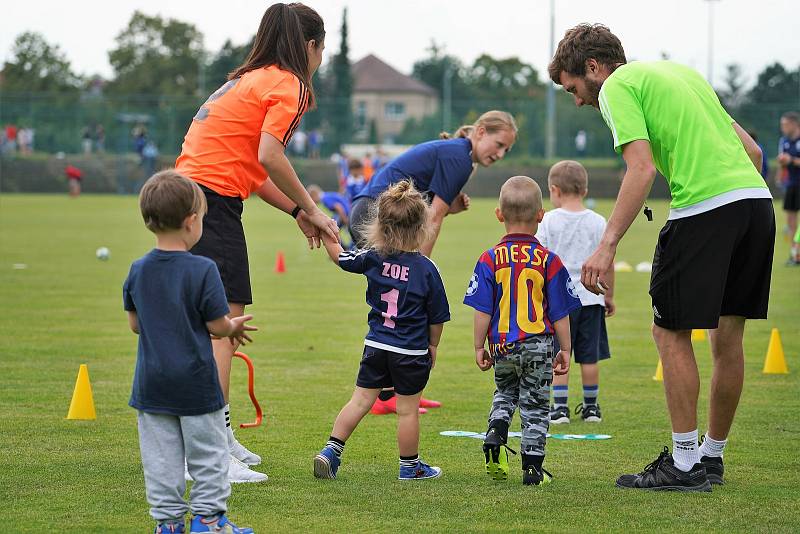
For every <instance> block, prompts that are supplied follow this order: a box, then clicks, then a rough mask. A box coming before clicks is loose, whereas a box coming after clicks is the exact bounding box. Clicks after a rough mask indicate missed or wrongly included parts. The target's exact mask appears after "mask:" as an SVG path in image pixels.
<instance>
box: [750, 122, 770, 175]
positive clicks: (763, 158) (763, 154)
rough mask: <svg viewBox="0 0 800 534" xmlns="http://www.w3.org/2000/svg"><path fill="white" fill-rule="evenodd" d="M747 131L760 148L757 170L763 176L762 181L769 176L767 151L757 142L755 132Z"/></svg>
mask: <svg viewBox="0 0 800 534" xmlns="http://www.w3.org/2000/svg"><path fill="white" fill-rule="evenodd" d="M747 133H748V134H750V137H752V138H753V141H755V142H756V144H757V145H758V148H760V149H761V169H760V171H759V172H761V177H762V178H764V181H766V180H767V177H768V176H769V163H767V162H768V161H769V160H768V159H767V151H766V150H765V149H764V145H762V144H761V143H759V141H758V137H757V136H756V132H754V131H752V130H750V131H748V132H747Z"/></svg>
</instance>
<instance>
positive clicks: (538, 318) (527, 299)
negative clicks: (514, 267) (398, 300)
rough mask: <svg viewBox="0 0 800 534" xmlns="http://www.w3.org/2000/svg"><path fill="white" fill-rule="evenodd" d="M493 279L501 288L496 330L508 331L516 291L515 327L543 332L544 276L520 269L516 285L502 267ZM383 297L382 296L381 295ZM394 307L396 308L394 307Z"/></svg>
mask: <svg viewBox="0 0 800 534" xmlns="http://www.w3.org/2000/svg"><path fill="white" fill-rule="evenodd" d="M494 276H495V280H496V281H497V283H498V284H500V286H501V287H502V289H503V294H502V296H501V297H500V320H499V322H498V324H497V331H498V333H500V334H507V333H508V332H509V329H510V328H509V322H510V320H511V305H512V298H511V292H512V291H516V298H515V299H513V301H514V302H513V303H514V307H515V308H516V309H515V314H516V319H517V327H519V329H520V330H522V331H523V332H525V333H528V334H541V333H542V332H544V309H543V306H542V300H543V296H544V294H543V288H544V277H543V276H542V273H540V272H539V271H537V270H536V269H522V271H521V272H520V273H519V276H518V277H517V283H516V287H512V286H513V285H514V284H513V283H512V281H511V267H503V268H502V269H498V270H497V271H495V273H494ZM381 298H383V297H381ZM528 303H530V309H531V311H532V312H533V317H530V316H529V313H528V309H529V306H528ZM395 309H396V308H395Z"/></svg>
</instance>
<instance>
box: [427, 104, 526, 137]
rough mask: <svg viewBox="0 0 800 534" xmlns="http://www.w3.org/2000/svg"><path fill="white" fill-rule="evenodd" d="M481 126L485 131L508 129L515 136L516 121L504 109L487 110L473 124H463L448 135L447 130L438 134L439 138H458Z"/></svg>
mask: <svg viewBox="0 0 800 534" xmlns="http://www.w3.org/2000/svg"><path fill="white" fill-rule="evenodd" d="M479 126H483V127H484V128H485V129H486V132H487V133H496V132H499V131H500V130H509V131H510V132H512V133H513V134H514V138H515V139H516V137H517V123H516V121H515V120H514V117H513V116H512V115H511V113H507V112H505V111H497V110H492V111H487V112H486V113H484V114H483V115H481V116H480V117H478V120H476V121H475V123H474V124H465V125H463V126H461V127H460V128H459V129H458V130H456V131H455V133H454V134H452V135H450V134H449V133H447V132H442V133H440V134H439V139H453V138H455V139H458V138H459V137H469V136H470V135H472V133H473V132H474V131H475V130H477V129H478V127H479Z"/></svg>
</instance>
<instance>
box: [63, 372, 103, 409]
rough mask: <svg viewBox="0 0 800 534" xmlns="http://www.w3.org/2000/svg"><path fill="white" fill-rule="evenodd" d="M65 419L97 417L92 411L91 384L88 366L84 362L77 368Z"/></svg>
mask: <svg viewBox="0 0 800 534" xmlns="http://www.w3.org/2000/svg"><path fill="white" fill-rule="evenodd" d="M67 419H97V414H96V413H95V411H94V398H93V397H92V385H91V384H90V383H89V368H88V367H86V364H85V363H82V364H81V367H80V369H79V370H78V380H77V381H76V382H75V391H74V392H73V393H72V402H70V403H69V413H67Z"/></svg>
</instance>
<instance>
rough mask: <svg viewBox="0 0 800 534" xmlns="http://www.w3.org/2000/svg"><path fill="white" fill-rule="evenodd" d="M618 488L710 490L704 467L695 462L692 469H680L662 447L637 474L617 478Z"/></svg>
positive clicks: (665, 448)
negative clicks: (655, 456)
mask: <svg viewBox="0 0 800 534" xmlns="http://www.w3.org/2000/svg"><path fill="white" fill-rule="evenodd" d="M617 487H618V488H635V489H646V490H661V491H711V483H710V482H709V481H708V475H706V469H705V467H703V464H702V463H696V464H694V466H693V467H692V470H691V471H689V472H688V473H687V472H684V471H681V470H680V469H678V468H677V467H675V463H674V461H673V459H672V455H671V454H670V453H669V449H668V448H667V447H664V450H663V451H662V452H661V454H659V455H658V458H656V459H655V460H653V461H652V462H650V463H649V464H647V467H645V468H644V471H642V472H641V473H639V474H638V475H622V476H621V477H619V478H618V479H617Z"/></svg>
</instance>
